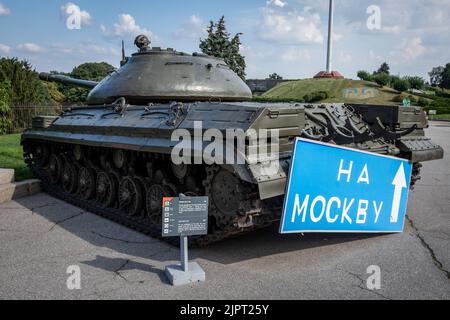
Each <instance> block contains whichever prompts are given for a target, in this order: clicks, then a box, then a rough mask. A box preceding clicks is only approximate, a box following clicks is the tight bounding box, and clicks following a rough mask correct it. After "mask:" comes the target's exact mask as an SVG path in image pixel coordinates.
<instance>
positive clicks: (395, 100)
mask: <svg viewBox="0 0 450 320" xmlns="http://www.w3.org/2000/svg"><path fill="white" fill-rule="evenodd" d="M403 99H404V97H403V96H402V95H401V94H399V95H398V96H395V97H394V98H393V99H392V101H393V102H398V103H402V102H403Z"/></svg>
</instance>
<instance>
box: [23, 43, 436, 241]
mask: <svg viewBox="0 0 450 320" xmlns="http://www.w3.org/2000/svg"><path fill="white" fill-rule="evenodd" d="M135 44H136V45H137V47H138V51H137V52H136V53H134V54H133V55H132V56H131V57H127V58H126V57H124V58H123V60H122V62H121V67H120V68H119V69H118V70H117V71H114V72H113V73H112V74H110V75H109V76H108V77H106V78H105V79H104V80H102V81H101V82H99V83H96V82H92V81H85V80H80V79H71V78H68V77H65V76H60V75H49V74H41V75H40V77H41V79H43V80H45V81H56V82H62V83H66V84H73V85H75V86H81V87H87V88H91V89H92V90H91V91H90V94H89V96H88V98H87V103H86V105H84V106H76V107H71V108H68V109H66V110H65V111H64V112H63V113H62V114H61V115H60V116H58V117H36V118H35V119H33V125H32V128H30V129H28V130H26V131H25V132H24V133H23V135H22V145H23V148H24V157H25V161H26V163H27V164H28V166H29V167H30V168H31V170H32V171H33V172H34V174H35V175H36V176H37V177H38V178H39V179H41V181H42V187H43V188H44V189H45V190H46V191H47V192H48V193H50V194H52V195H53V196H55V197H58V198H60V199H63V200H65V201H67V202H70V203H72V204H74V205H77V206H79V207H81V208H83V209H85V210H88V211H91V212H93V213H96V214H99V215H101V216H103V217H106V218H109V219H112V220H114V221H116V222H118V223H122V224H124V225H126V226H128V227H131V228H134V229H136V230H138V231H140V232H143V233H146V234H149V235H151V236H154V237H158V238H159V237H161V225H162V199H163V197H172V196H178V195H179V194H184V195H189V196H203V195H207V196H209V199H210V204H209V233H208V235H206V236H201V237H195V238H193V239H192V241H191V242H192V243H193V244H196V245H207V244H210V243H213V242H216V241H220V240H222V239H225V238H227V237H230V236H235V235H239V234H242V233H247V232H250V231H252V230H255V229H258V228H263V227H267V226H269V225H271V224H273V223H276V222H277V221H279V220H280V215H281V209H282V204H283V199H284V194H285V186H286V179H287V176H288V171H289V167H290V161H291V155H292V149H293V143H294V140H295V138H296V137H303V138H306V139H312V140H316V141H323V142H327V143H332V144H337V145H342V146H346V147H349V148H354V149H359V150H364V151H368V152H373V153H377V154H383V155H390V156H394V157H398V158H402V159H408V160H410V161H411V162H412V163H413V164H414V166H413V168H414V169H413V177H412V179H411V188H413V187H414V184H415V183H416V181H417V180H418V179H420V168H421V166H422V165H421V162H424V161H429V160H434V159H440V158H442V157H443V150H442V148H441V147H440V146H438V145H436V144H434V143H433V142H432V141H431V140H430V139H429V138H427V137H426V136H425V132H424V129H425V128H427V126H428V122H427V118H426V115H425V113H424V111H423V110H422V109H421V108H420V107H403V106H378V105H357V104H338V103H336V104H299V103H276V104H273V103H256V102H250V101H249V100H250V99H251V98H252V94H251V91H250V89H249V88H248V86H247V85H246V84H245V83H244V81H243V80H241V79H240V78H239V77H238V76H237V75H236V74H235V73H234V72H233V71H232V70H231V69H230V68H229V67H228V66H227V65H226V63H225V62H224V61H223V60H221V59H217V58H214V57H209V56H206V55H203V54H197V53H194V54H186V53H182V52H177V51H175V50H173V49H161V48H155V47H153V48H151V47H150V46H149V45H150V41H149V40H148V39H147V38H146V37H145V36H139V37H137V38H136V40H135ZM208 130H214V131H213V132H215V133H216V134H217V135H219V134H222V135H223V137H225V136H226V134H227V133H228V132H229V131H230V130H234V131H235V132H237V131H239V132H244V133H246V135H245V139H243V140H242V141H241V142H242V143H241V144H240V143H239V141H238V139H234V140H233V142H232V143H226V144H224V145H223V146H221V147H220V148H217V149H216V150H215V151H214V152H211V153H207V152H205V151H206V150H207V149H208V146H211V141H212V140H213V139H212V138H211V137H210V139H209V140H208V139H205V137H204V135H203V134H205V135H206V133H207V132H208ZM180 132H182V133H184V134H189V135H192V134H195V133H200V136H201V137H198V135H197V136H195V135H194V136H193V137H194V138H193V140H192V141H190V142H189V146H191V147H192V149H190V150H191V151H192V154H191V155H189V154H184V151H183V152H182V155H183V157H184V159H189V160H192V161H181V162H177V161H174V160H173V154H174V151H175V150H176V148H178V147H179V145H180V137H179V136H178V133H180ZM249 132H256V135H257V136H258V135H259V137H258V139H256V140H254V139H251V138H250V137H251V136H249V135H248V133H249ZM260 132H266V134H267V132H269V133H270V136H272V133H273V132H276V133H277V137H276V148H274V149H271V152H268V153H261V154H260V153H256V156H255V155H254V153H251V152H250V150H251V149H252V147H253V149H255V147H256V149H257V150H258V148H262V147H267V146H268V147H269V149H270V148H272V147H273V141H269V140H270V138H268V139H267V140H262V139H260V138H261V135H262V134H261V133H260ZM215 137H216V136H215ZM214 139H217V138H214ZM254 141H256V145H255V144H254ZM269 142H270V143H269ZM252 143H253V144H252ZM274 150H275V151H274ZM220 154H226V155H227V157H228V156H230V155H231V156H232V158H233V159H235V158H236V159H240V161H227V162H223V161H217V156H218V155H220ZM198 155H200V157H199V156H198ZM267 168H270V170H268V169H267ZM168 241H173V242H174V243H176V241H177V240H176V239H172V240H170V238H169V240H168Z"/></svg>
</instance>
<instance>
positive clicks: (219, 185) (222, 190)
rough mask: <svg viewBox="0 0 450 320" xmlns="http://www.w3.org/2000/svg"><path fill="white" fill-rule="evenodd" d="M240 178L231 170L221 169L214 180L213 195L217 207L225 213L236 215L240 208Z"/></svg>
mask: <svg viewBox="0 0 450 320" xmlns="http://www.w3.org/2000/svg"><path fill="white" fill-rule="evenodd" d="M238 184H239V180H238V179H237V178H236V176H234V175H233V174H232V173H231V172H229V171H226V170H221V171H219V172H218V173H217V174H216V175H215V176H214V179H213V181H212V190H211V196H212V198H213V201H214V203H215V205H216V206H217V209H219V211H221V212H222V213H223V214H225V215H227V216H229V215H235V214H236V213H237V208H239V200H240V197H239V194H238V193H237V188H236V186H237V185H238Z"/></svg>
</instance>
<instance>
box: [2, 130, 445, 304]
mask: <svg viewBox="0 0 450 320" xmlns="http://www.w3.org/2000/svg"><path fill="white" fill-rule="evenodd" d="M427 135H428V136H430V137H431V138H432V139H433V140H434V141H435V142H437V143H438V144H440V145H441V146H443V147H444V149H445V150H446V155H445V159H443V160H440V161H432V162H426V163H425V164H424V168H423V170H422V177H423V178H422V180H421V181H420V182H419V183H418V185H417V187H416V188H415V190H414V191H413V192H411V193H410V196H409V204H408V219H407V222H406V224H405V231H404V232H403V233H401V234H392V235H372V236H365V235H362V236H361V235H323V234H322V235H305V236H301V235H280V234H278V225H276V226H273V227H272V228H268V229H265V230H259V231H256V232H254V233H251V234H248V235H245V236H241V237H239V238H236V239H231V240H227V241H225V242H222V243H219V244H215V245H211V246H209V247H207V248H202V249H193V250H190V256H191V259H193V260H195V261H196V262H198V263H199V264H200V265H201V266H202V268H203V269H204V270H205V272H206V282H204V283H196V284H191V285H187V286H183V287H172V286H171V285H170V284H169V283H168V282H167V279H166V277H165V274H164V267H165V266H166V265H169V264H173V263H176V261H177V260H178V256H179V250H178V249H177V248H174V247H172V246H170V245H168V244H166V243H164V242H161V241H159V240H155V239H152V238H149V237H147V236H144V235H142V234H139V233H137V232H135V231H132V230H129V229H127V228H126V227H123V226H120V225H117V224H115V223H113V222H110V221H108V220H105V219H103V218H100V217H98V216H96V215H93V214H90V213H88V212H85V211H83V210H81V209H79V208H76V207H74V206H72V205H69V204H66V203H64V202H62V201H59V200H57V199H54V198H52V197H50V196H48V195H46V194H44V193H41V194H38V195H35V196H32V197H28V198H24V199H21V200H18V201H12V202H8V203H5V204H2V205H0V299H449V298H450V274H449V270H450V249H449V248H450V208H449V205H450V123H438V122H435V123H433V125H432V126H431V127H430V129H428V130H427ZM373 265H376V266H379V268H380V271H381V277H380V281H381V282H380V283H381V289H379V290H370V289H368V288H367V286H366V280H367V278H368V277H369V276H370V274H368V273H367V269H368V267H369V266H373ZM71 266H72V269H70V267H71ZM73 266H75V269H77V268H79V270H80V280H81V282H80V287H81V288H80V289H73V290H70V289H68V285H67V282H68V278H69V277H70V276H71V275H70V274H68V273H67V271H68V268H69V271H72V270H75V269H73ZM71 279H73V278H70V279H69V280H71ZM69 282H70V283H69V287H73V283H74V282H71V281H69ZM75 283H76V282H75ZM70 284H72V286H71V285H70Z"/></svg>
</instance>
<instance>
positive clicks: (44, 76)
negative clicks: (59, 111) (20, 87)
mask: <svg viewBox="0 0 450 320" xmlns="http://www.w3.org/2000/svg"><path fill="white" fill-rule="evenodd" d="M39 79H41V80H43V81H47V82H58V83H64V84H68V85H73V86H76V87H83V88H88V89H93V88H94V87H95V86H97V85H98V82H96V81H90V80H81V79H74V78H71V77H67V76H63V75H60V74H49V73H45V72H43V73H40V74H39Z"/></svg>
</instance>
